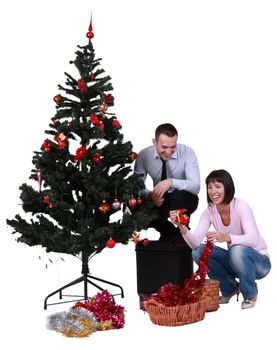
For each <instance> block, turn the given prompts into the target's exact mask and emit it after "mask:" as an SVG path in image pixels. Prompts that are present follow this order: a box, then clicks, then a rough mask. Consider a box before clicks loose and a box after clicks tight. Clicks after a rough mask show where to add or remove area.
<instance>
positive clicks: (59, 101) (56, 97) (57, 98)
mask: <svg viewBox="0 0 277 350" xmlns="http://www.w3.org/2000/svg"><path fill="white" fill-rule="evenodd" d="M53 100H54V101H55V102H56V104H57V105H59V104H61V102H62V100H63V97H62V95H60V94H59V95H56V96H54V97H53Z"/></svg>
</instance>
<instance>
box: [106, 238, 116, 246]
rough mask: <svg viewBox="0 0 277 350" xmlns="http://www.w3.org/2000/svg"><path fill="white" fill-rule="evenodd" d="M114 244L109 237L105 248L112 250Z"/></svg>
mask: <svg viewBox="0 0 277 350" xmlns="http://www.w3.org/2000/svg"><path fill="white" fill-rule="evenodd" d="M115 244H116V242H115V240H113V239H112V238H111V237H110V238H109V239H108V240H107V242H106V247H107V248H113V247H114V246H115Z"/></svg>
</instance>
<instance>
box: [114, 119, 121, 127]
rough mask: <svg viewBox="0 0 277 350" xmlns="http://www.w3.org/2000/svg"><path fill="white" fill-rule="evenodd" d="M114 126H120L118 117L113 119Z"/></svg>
mask: <svg viewBox="0 0 277 350" xmlns="http://www.w3.org/2000/svg"><path fill="white" fill-rule="evenodd" d="M112 126H114V127H118V126H120V123H119V121H118V120H117V119H113V121H112Z"/></svg>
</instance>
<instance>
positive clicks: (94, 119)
mask: <svg viewBox="0 0 277 350" xmlns="http://www.w3.org/2000/svg"><path fill="white" fill-rule="evenodd" d="M89 121H90V123H91V124H94V125H99V122H100V120H99V119H98V116H97V114H91V115H90V116H89Z"/></svg>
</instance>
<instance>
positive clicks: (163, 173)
mask: <svg viewBox="0 0 277 350" xmlns="http://www.w3.org/2000/svg"><path fill="white" fill-rule="evenodd" d="M161 161H162V163H163V167H162V175H161V181H163V180H165V179H167V172H166V160H164V159H161Z"/></svg>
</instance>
